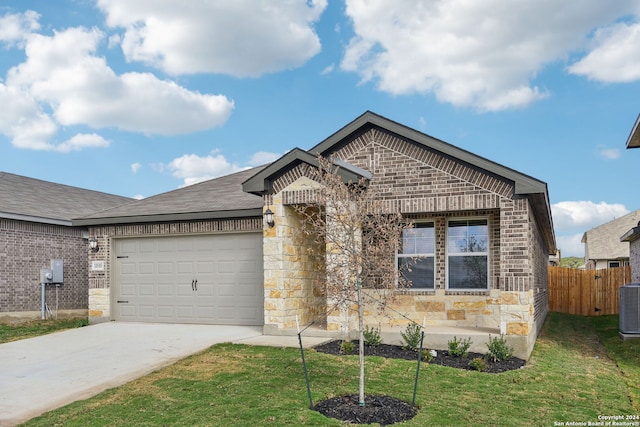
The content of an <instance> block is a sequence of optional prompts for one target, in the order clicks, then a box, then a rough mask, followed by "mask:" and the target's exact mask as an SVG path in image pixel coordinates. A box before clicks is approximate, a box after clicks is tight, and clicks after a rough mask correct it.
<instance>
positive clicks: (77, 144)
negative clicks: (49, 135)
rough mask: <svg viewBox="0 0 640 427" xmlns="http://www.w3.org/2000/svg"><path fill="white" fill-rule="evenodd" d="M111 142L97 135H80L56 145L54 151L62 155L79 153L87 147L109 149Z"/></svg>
mask: <svg viewBox="0 0 640 427" xmlns="http://www.w3.org/2000/svg"><path fill="white" fill-rule="evenodd" d="M109 145H110V142H109V141H107V140H106V139H104V138H103V137H101V136H100V135H97V134H95V133H91V134H86V133H79V134H77V135H75V136H73V137H71V138H70V139H68V140H66V141H65V142H63V143H62V144H59V145H56V146H55V148H54V150H55V151H60V152H62V153H67V152H69V151H78V150H81V149H83V148H87V147H108V146H109Z"/></svg>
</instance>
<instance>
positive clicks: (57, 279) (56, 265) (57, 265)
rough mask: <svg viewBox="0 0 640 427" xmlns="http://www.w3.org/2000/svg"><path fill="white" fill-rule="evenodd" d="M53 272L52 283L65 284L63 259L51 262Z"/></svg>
mask: <svg viewBox="0 0 640 427" xmlns="http://www.w3.org/2000/svg"><path fill="white" fill-rule="evenodd" d="M51 272H52V273H53V277H52V279H51V283H63V282H64V262H63V261H62V260H61V259H52V260H51Z"/></svg>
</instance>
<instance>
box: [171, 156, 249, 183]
mask: <svg viewBox="0 0 640 427" xmlns="http://www.w3.org/2000/svg"><path fill="white" fill-rule="evenodd" d="M167 168H168V169H169V170H170V171H171V173H172V174H173V176H175V177H176V178H180V179H182V180H183V182H184V184H183V185H184V186H187V185H192V184H196V183H198V182H202V181H206V180H208V179H212V178H216V177H219V176H223V175H228V174H230V173H233V172H238V171H240V170H242V169H246V168H242V167H240V166H238V165H237V164H233V163H230V162H229V161H228V160H227V159H226V158H225V157H224V156H223V155H222V154H218V153H217V152H216V151H215V150H214V151H213V152H212V153H211V154H209V155H207V156H204V157H200V156H198V155H196V154H185V155H183V156H181V157H178V158H176V159H173V160H172V161H171V162H170V163H169V164H168V165H167Z"/></svg>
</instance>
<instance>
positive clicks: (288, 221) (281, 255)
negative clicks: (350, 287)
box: [263, 178, 326, 333]
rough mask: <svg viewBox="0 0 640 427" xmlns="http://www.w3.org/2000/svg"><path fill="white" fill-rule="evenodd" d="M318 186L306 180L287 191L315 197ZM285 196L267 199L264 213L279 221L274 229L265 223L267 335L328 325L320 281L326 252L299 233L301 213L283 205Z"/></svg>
mask: <svg viewBox="0 0 640 427" xmlns="http://www.w3.org/2000/svg"><path fill="white" fill-rule="evenodd" d="M316 186H317V184H315V183H313V182H312V181H311V180H309V179H305V178H303V179H300V180H297V181H293V182H292V183H291V184H290V185H289V187H286V188H287V190H294V191H296V190H303V191H306V190H308V191H310V193H309V194H312V192H313V188H314V187H316ZM283 194H286V191H285V192H281V193H279V194H276V195H274V196H268V197H266V198H265V204H266V205H267V206H266V207H265V210H266V208H267V207H269V208H270V209H271V210H272V211H273V212H274V213H275V222H276V224H275V226H274V227H269V226H267V225H266V224H265V226H264V227H265V228H264V231H263V235H264V240H263V242H264V243H263V254H264V255H263V256H264V287H265V289H264V291H265V303H264V311H265V321H264V323H265V332H266V333H278V330H281V329H293V328H295V327H297V326H298V325H300V326H301V327H303V326H307V325H309V324H311V323H315V324H316V325H322V326H324V325H325V324H326V313H325V295H324V286H323V284H322V282H321V281H319V280H318V279H319V278H320V277H322V272H323V271H324V254H325V251H324V248H321V247H317V246H316V245H314V244H313V242H312V241H309V240H307V239H305V238H304V236H302V235H301V234H300V233H298V232H297V230H299V224H300V221H301V218H302V217H301V214H300V213H298V212H296V210H295V209H294V208H293V207H292V206H286V205H285V204H284V203H283V200H282V197H283ZM296 322H297V323H296Z"/></svg>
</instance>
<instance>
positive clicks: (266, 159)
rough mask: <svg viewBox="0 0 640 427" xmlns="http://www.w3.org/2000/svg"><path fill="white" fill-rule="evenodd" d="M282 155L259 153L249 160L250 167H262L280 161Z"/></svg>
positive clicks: (266, 152)
mask: <svg viewBox="0 0 640 427" xmlns="http://www.w3.org/2000/svg"><path fill="white" fill-rule="evenodd" d="M281 156H282V154H278V153H270V152H268V151H258V152H257V153H255V154H254V155H253V156H251V158H250V159H249V165H251V166H260V165H264V164H267V163H271V162H274V161H276V160H278V159H279V158H280V157H281Z"/></svg>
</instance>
